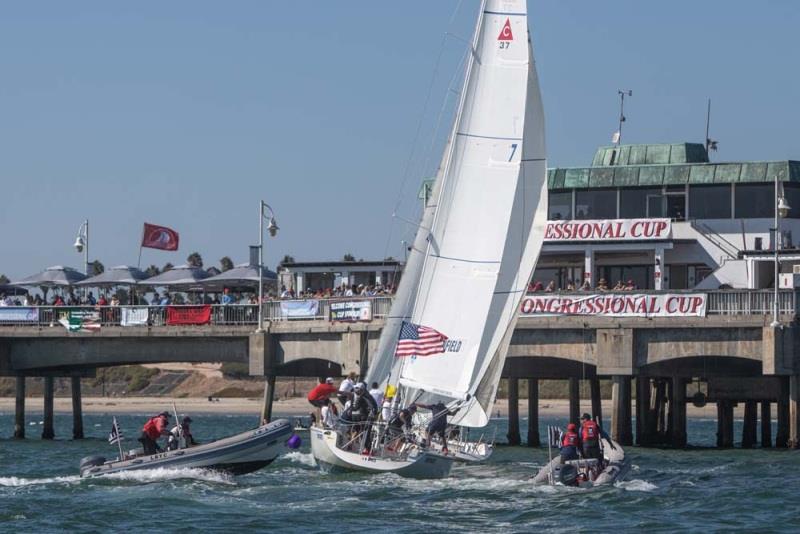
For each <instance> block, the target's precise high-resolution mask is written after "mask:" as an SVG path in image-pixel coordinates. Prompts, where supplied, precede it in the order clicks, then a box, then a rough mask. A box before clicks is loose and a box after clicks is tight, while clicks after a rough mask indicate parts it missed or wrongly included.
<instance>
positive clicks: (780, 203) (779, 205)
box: [770, 174, 791, 328]
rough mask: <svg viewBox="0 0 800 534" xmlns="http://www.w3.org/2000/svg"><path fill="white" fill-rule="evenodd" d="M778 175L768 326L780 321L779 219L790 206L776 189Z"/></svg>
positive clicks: (773, 326)
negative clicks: (772, 290) (773, 278)
mask: <svg viewBox="0 0 800 534" xmlns="http://www.w3.org/2000/svg"><path fill="white" fill-rule="evenodd" d="M778 187H779V184H778V175H777V174H776V175H775V240H774V243H773V248H774V253H775V283H774V284H773V286H774V288H773V289H774V294H773V297H772V300H773V302H772V323H771V324H770V326H771V327H772V328H778V327H779V326H780V325H781V323H780V321H778V313H779V308H778V287H779V286H780V281H779V280H778V277H779V276H780V261H779V259H778V243H779V241H782V239H781V226H780V225H781V219H783V218H784V217H786V216H787V215H788V214H789V210H790V209H791V206H789V204H788V203H787V202H786V199H785V198H783V195H780V194H779V190H778Z"/></svg>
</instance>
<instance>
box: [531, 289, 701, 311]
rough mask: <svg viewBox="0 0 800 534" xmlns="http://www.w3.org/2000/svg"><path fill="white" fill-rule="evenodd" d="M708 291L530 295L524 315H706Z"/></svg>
mask: <svg viewBox="0 0 800 534" xmlns="http://www.w3.org/2000/svg"><path fill="white" fill-rule="evenodd" d="M706 300H707V295H706V294H705V293H658V294H644V293H630V294H626V293H600V294H588V295H586V294H581V293H575V294H545V295H527V296H526V297H525V298H524V299H522V304H521V305H520V313H521V315H528V316H538V317H543V316H554V315H597V316H603V317H705V315H706Z"/></svg>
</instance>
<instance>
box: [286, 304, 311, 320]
mask: <svg viewBox="0 0 800 534" xmlns="http://www.w3.org/2000/svg"><path fill="white" fill-rule="evenodd" d="M318 313H319V301H318V300H282V301H281V315H282V316H283V317H286V318H289V319H291V318H293V317H298V318H299V317H305V318H308V317H316V316H317V314H318Z"/></svg>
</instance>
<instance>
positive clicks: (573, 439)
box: [561, 423, 581, 464]
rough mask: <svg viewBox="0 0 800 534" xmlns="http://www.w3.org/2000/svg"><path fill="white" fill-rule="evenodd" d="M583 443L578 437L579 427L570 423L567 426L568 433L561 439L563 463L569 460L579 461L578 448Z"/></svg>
mask: <svg viewBox="0 0 800 534" xmlns="http://www.w3.org/2000/svg"><path fill="white" fill-rule="evenodd" d="M580 443H581V439H580V437H579V436H578V432H577V427H576V426H575V423H570V424H568V425H567V431H566V432H564V435H563V436H562V437H561V463H562V464H563V463H564V462H566V461H568V460H577V459H578V446H579V445H580Z"/></svg>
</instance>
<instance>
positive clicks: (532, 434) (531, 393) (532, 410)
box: [528, 378, 542, 447]
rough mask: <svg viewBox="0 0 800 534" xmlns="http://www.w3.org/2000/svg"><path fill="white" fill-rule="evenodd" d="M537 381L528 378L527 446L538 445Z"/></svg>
mask: <svg viewBox="0 0 800 534" xmlns="http://www.w3.org/2000/svg"><path fill="white" fill-rule="evenodd" d="M541 444H542V441H541V439H540V437H539V381H538V380H537V379H535V378H529V379H528V447H539V446H540V445H541Z"/></svg>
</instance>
